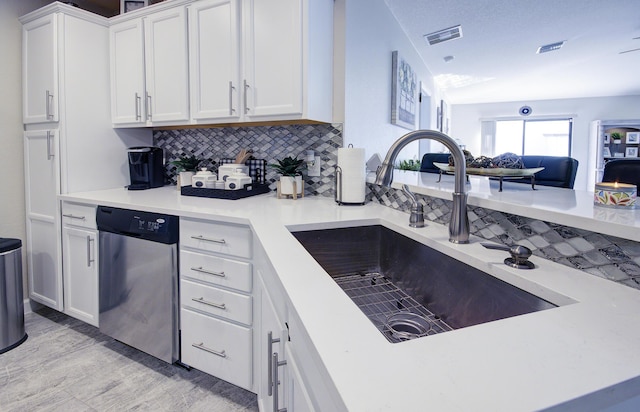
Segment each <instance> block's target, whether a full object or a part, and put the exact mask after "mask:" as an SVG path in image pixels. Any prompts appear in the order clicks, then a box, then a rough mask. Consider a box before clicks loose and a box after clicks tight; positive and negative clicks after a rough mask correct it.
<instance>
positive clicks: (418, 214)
mask: <svg viewBox="0 0 640 412" xmlns="http://www.w3.org/2000/svg"><path fill="white" fill-rule="evenodd" d="M402 191H403V192H404V193H406V195H407V196H409V199H411V216H409V226H411V227H424V208H423V207H422V204H421V203H420V202H418V199H417V198H416V195H415V194H414V193H413V192H412V191H411V189H409V186H407V185H406V184H405V185H402Z"/></svg>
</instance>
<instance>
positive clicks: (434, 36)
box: [424, 25, 462, 46]
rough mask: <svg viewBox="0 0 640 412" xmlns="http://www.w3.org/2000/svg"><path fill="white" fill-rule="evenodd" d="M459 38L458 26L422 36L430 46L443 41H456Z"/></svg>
mask: <svg viewBox="0 0 640 412" xmlns="http://www.w3.org/2000/svg"><path fill="white" fill-rule="evenodd" d="M460 37H462V28H461V27H460V25H457V26H453V27H449V28H448V29H444V30H440V31H435V32H433V33H429V34H425V35H424V38H425V40H426V41H427V42H428V43H429V45H431V46H433V45H434V44H438V43H442V42H445V41H449V40H453V39H458V38H460Z"/></svg>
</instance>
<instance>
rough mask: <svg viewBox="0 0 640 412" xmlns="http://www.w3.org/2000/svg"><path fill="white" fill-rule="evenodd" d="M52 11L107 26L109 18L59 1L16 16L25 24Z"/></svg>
mask: <svg viewBox="0 0 640 412" xmlns="http://www.w3.org/2000/svg"><path fill="white" fill-rule="evenodd" d="M53 13H64V14H65V15H68V16H73V17H77V18H79V19H82V20H86V21H90V22H92V23H96V24H99V25H101V26H105V27H109V24H110V23H109V19H108V18H106V17H103V16H100V15H98V14H95V13H92V12H90V11H87V10H83V9H81V8H79V7H73V6H70V5H68V4H64V3H60V2H59V1H56V2H54V3H51V4H48V5H46V6H44V7H41V8H39V9H37V10H34V11H32V12H31V13H27V14H25V15H24V16H22V17H20V18H18V20H19V21H20V23H22V24H25V23H28V22H30V21H33V20H36V19H39V18H41V17H44V16H48V15H51V14H53Z"/></svg>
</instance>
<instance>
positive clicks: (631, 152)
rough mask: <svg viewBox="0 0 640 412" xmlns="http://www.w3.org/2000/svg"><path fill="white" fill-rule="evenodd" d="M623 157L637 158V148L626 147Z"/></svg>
mask: <svg viewBox="0 0 640 412" xmlns="http://www.w3.org/2000/svg"><path fill="white" fill-rule="evenodd" d="M624 157H638V148H637V147H627V148H626V149H625V151H624Z"/></svg>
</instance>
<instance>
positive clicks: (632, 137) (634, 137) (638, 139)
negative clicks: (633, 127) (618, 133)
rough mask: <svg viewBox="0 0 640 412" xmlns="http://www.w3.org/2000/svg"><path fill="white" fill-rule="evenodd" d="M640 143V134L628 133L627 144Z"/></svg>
mask: <svg viewBox="0 0 640 412" xmlns="http://www.w3.org/2000/svg"><path fill="white" fill-rule="evenodd" d="M638 143H640V132H627V144H638Z"/></svg>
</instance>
